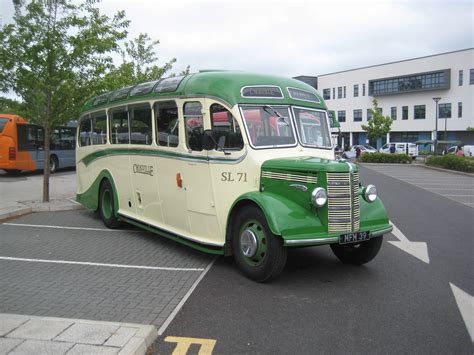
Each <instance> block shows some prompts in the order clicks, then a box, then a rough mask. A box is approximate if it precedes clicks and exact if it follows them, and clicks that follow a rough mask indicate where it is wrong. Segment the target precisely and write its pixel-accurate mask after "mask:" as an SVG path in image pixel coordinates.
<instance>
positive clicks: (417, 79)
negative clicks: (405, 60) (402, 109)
mask: <svg viewBox="0 0 474 355" xmlns="http://www.w3.org/2000/svg"><path fill="white" fill-rule="evenodd" d="M449 76H450V72H449V70H440V71H436V72H430V73H421V74H414V75H407V76H400V77H392V78H388V79H381V80H370V81H369V95H372V96H378V95H387V94H397V93H402V92H411V91H420V90H421V91H424V90H434V89H448V88H449Z"/></svg>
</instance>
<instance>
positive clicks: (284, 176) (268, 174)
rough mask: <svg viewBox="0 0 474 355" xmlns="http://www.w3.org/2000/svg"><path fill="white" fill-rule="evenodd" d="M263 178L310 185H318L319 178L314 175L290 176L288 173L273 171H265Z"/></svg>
mask: <svg viewBox="0 0 474 355" xmlns="http://www.w3.org/2000/svg"><path fill="white" fill-rule="evenodd" d="M262 177H263V178H268V179H276V180H287V181H296V182H302V183H308V184H317V183H318V178H317V177H316V176H312V175H300V174H288V173H277V172H273V171H263V172H262Z"/></svg>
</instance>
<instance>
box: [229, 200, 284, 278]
mask: <svg viewBox="0 0 474 355" xmlns="http://www.w3.org/2000/svg"><path fill="white" fill-rule="evenodd" d="M232 250H233V253H234V259H235V262H236V263H237V265H238V267H239V269H240V271H241V272H242V273H243V274H244V275H245V276H247V277H248V278H250V279H252V280H255V281H258V282H267V281H270V280H272V279H274V278H275V277H276V276H278V275H279V274H280V273H281V271H282V270H283V268H284V267H285V263H286V257H287V249H286V248H285V247H284V246H283V241H282V239H281V238H280V237H278V236H276V235H274V234H273V233H272V232H271V231H270V228H269V227H268V224H267V221H266V218H265V215H264V214H263V213H262V211H261V210H260V209H259V208H257V207H255V206H247V207H245V208H244V209H243V210H241V211H240V212H239V214H238V215H237V217H236V219H235V224H234V226H233V237H232Z"/></svg>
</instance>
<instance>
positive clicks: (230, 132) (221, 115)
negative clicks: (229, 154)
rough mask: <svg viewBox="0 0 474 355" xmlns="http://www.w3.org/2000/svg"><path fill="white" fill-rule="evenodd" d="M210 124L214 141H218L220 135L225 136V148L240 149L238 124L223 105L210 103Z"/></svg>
mask: <svg viewBox="0 0 474 355" xmlns="http://www.w3.org/2000/svg"><path fill="white" fill-rule="evenodd" d="M211 125H212V133H213V135H214V139H215V140H216V142H219V139H220V138H221V137H225V141H224V148H225V149H235V150H241V149H242V148H243V147H244V141H243V139H242V133H241V131H240V127H239V124H238V123H237V120H236V119H235V118H234V116H232V114H231V113H230V112H229V111H228V110H227V109H226V108H225V107H224V106H222V105H219V104H213V105H211Z"/></svg>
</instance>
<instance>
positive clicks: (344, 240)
mask: <svg viewBox="0 0 474 355" xmlns="http://www.w3.org/2000/svg"><path fill="white" fill-rule="evenodd" d="M369 239H370V234H369V232H357V233H348V234H343V235H341V236H340V237H339V244H350V243H359V242H363V241H365V240H369Z"/></svg>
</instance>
